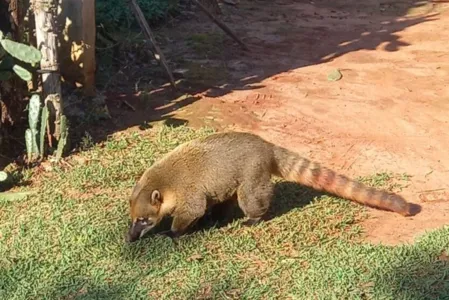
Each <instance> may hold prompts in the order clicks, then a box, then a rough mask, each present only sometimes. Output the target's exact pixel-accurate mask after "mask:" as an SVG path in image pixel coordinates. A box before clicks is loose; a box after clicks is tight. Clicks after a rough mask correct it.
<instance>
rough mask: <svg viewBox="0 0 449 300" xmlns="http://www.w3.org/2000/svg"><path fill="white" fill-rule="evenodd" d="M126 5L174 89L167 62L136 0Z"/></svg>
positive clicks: (174, 85)
mask: <svg viewBox="0 0 449 300" xmlns="http://www.w3.org/2000/svg"><path fill="white" fill-rule="evenodd" d="M128 3H129V5H130V7H131V10H132V11H133V12H134V15H135V16H136V19H137V21H138V22H139V25H140V27H141V28H142V30H143V32H144V33H145V35H146V37H147V38H148V39H149V40H150V42H151V43H152V44H153V47H154V49H155V51H156V54H155V55H154V58H155V59H156V60H157V61H158V62H159V63H160V64H161V65H162V66H163V67H164V69H165V71H166V72H167V75H168V77H169V79H170V83H171V85H172V86H173V87H174V88H175V89H176V84H175V79H174V78H173V74H172V72H171V71H170V68H169V66H168V64H167V61H166V60H165V57H164V54H163V53H162V51H161V49H160V48H159V46H158V45H157V42H156V39H155V37H154V35H153V32H152V31H151V29H150V26H149V25H148V22H147V21H146V20H145V17H144V15H143V13H142V10H141V9H140V7H139V5H138V4H137V2H136V0H128Z"/></svg>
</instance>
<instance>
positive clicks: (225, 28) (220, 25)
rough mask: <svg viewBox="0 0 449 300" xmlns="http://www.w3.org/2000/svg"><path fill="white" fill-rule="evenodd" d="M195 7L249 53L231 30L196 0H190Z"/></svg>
mask: <svg viewBox="0 0 449 300" xmlns="http://www.w3.org/2000/svg"><path fill="white" fill-rule="evenodd" d="M192 1H193V2H195V4H196V5H198V6H199V8H201V10H202V11H203V12H204V13H205V14H206V15H207V16H208V17H209V18H210V19H211V20H212V21H213V22H214V23H215V24H217V25H218V27H220V28H221V29H222V30H223V31H224V32H225V33H227V34H228V35H229V36H230V37H231V38H233V39H234V40H235V41H236V42H237V43H239V45H240V46H242V48H243V49H245V50H247V51H250V50H249V48H248V47H247V46H246V45H245V43H243V42H242V41H241V40H240V39H239V38H238V37H237V36H236V35H235V34H234V33H233V32H232V30H231V29H230V28H229V27H228V26H227V25H226V24H224V23H223V22H222V21H220V20H219V19H217V18H216V17H215V16H214V15H213V14H212V13H211V12H210V11H209V10H208V9H207V8H206V7H205V6H204V5H203V4H201V3H200V2H199V1H198V0H192Z"/></svg>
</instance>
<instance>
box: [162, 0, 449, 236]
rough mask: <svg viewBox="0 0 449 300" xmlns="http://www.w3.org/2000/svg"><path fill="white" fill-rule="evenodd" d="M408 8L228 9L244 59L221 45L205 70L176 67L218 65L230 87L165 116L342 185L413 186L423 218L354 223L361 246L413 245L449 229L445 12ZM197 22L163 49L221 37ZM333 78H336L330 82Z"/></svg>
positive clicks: (243, 4) (366, 4) (364, 4)
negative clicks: (402, 181)
mask: <svg viewBox="0 0 449 300" xmlns="http://www.w3.org/2000/svg"><path fill="white" fill-rule="evenodd" d="M328 2H329V3H333V4H331V6H330V5H329V3H328ZM415 2H416V1H403V2H401V3H400V4H398V3H397V1H390V2H388V1H382V4H379V1H372V0H370V1H356V0H353V1H343V0H339V1H291V0H285V1H240V4H239V5H238V6H237V7H229V6H226V9H227V10H226V18H225V21H226V22H227V23H228V24H232V27H233V28H234V29H235V30H236V31H239V32H240V35H241V36H242V37H243V38H244V40H245V41H246V42H247V43H248V44H249V45H250V46H251V48H252V49H253V51H252V52H251V53H243V52H242V51H241V50H240V49H239V48H238V47H237V46H235V45H233V43H232V41H226V45H227V47H226V48H225V50H224V52H222V53H219V54H217V53H214V52H213V51H212V52H208V56H207V59H204V57H202V58H199V57H198V51H197V52H196V53H197V55H194V54H192V52H191V51H190V52H184V53H182V56H183V57H184V59H185V60H186V61H188V63H187V62H184V63H179V66H180V67H183V66H187V69H189V66H190V69H189V70H190V72H192V63H194V62H196V63H197V64H201V68H203V69H206V70H207V69H208V68H209V70H210V69H211V68H212V67H213V66H217V65H218V66H219V67H220V66H221V67H220V68H221V69H220V68H219V70H222V71H220V72H227V74H228V75H229V76H228V77H227V78H226V80H222V81H223V82H228V84H227V85H226V86H222V87H221V88H218V86H219V83H216V84H215V85H216V86H217V88H214V89H210V90H208V91H207V92H204V93H202V94H201V99H200V100H198V101H196V102H194V101H192V102H193V103H191V104H190V105H188V106H186V107H184V108H183V109H181V110H179V111H178V112H176V113H174V114H173V116H176V117H177V118H182V119H187V120H189V121H190V122H191V123H193V124H200V123H201V124H203V123H204V120H206V121H207V122H208V123H211V124H215V125H220V126H225V127H229V128H235V129H239V130H248V131H252V132H256V133H258V134H260V135H261V136H263V137H264V138H266V139H268V140H270V141H273V142H276V143H278V144H281V145H284V146H286V147H288V148H290V149H292V150H295V151H298V152H300V153H302V154H304V155H307V156H308V157H310V158H312V159H315V160H318V161H320V162H323V163H324V164H326V165H328V166H330V167H333V168H334V169H335V170H336V171H339V172H342V173H344V174H346V175H350V176H358V175H368V174H373V173H375V172H383V171H391V172H395V173H407V174H408V175H411V176H412V178H411V180H410V185H409V186H408V187H407V188H406V189H405V190H403V192H402V194H403V195H404V196H405V197H407V198H408V199H409V200H410V201H412V202H416V203H420V204H421V205H422V206H423V211H422V212H421V214H419V215H418V216H416V217H413V218H403V217H399V216H397V215H395V214H390V213H385V212H379V211H375V210H373V211H372V217H371V218H370V219H369V220H368V221H367V222H366V223H365V224H364V226H365V228H366V231H367V238H368V239H369V240H370V241H373V242H384V243H388V244H394V243H398V242H404V241H411V240H412V239H413V238H414V237H416V236H418V235H420V234H422V233H424V232H425V231H426V230H429V229H433V228H437V227H440V226H442V225H444V224H449V183H448V182H449V154H448V150H447V149H449V48H448V45H449V43H448V41H449V10H447V8H448V6H449V5H448V4H444V3H438V2H437V1H434V2H420V3H421V4H420V5H421V6H418V4H415ZM198 18H199V19H198V20H191V21H187V22H185V23H184V24H183V28H185V31H184V32H182V33H181V34H180V33H179V32H178V33H173V32H174V30H168V32H169V35H172V38H173V39H172V40H173V41H178V42H173V43H181V42H183V41H182V38H181V35H189V34H192V35H193V34H198V33H201V32H202V33H203V34H204V35H206V36H207V35H208V34H209V35H211V34H217V33H220V31H219V30H218V29H217V28H216V27H215V26H214V25H212V24H210V23H209V22H208V21H207V19H203V18H201V17H198ZM173 48H177V47H176V46H175V47H173ZM197 50H198V49H197ZM168 55H170V54H168ZM223 65H225V68H223V67H222V66H223ZM336 68H339V69H340V70H341V72H342V74H343V78H342V79H341V80H339V81H336V82H330V81H328V80H327V74H328V73H330V72H331V71H332V70H333V69H336ZM208 75H210V74H208ZM215 75H217V74H215ZM221 75H223V74H221ZM210 76H211V75H210ZM210 76H209V77H210ZM206 77H207V76H206ZM209 77H208V78H204V76H203V78H202V79H203V81H206V79H210V78H209ZM221 79H222V78H221ZM217 81H220V80H217ZM197 96H198V95H197ZM430 191H432V192H430Z"/></svg>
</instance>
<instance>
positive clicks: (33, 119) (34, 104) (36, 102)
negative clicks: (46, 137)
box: [25, 94, 41, 160]
mask: <svg viewBox="0 0 449 300" xmlns="http://www.w3.org/2000/svg"><path fill="white" fill-rule="evenodd" d="M40 111H41V101H40V97H39V95H36V94H34V95H33V96H31V99H30V103H29V104H28V124H29V125H30V128H28V129H27V130H26V131H25V143H26V147H27V152H28V160H31V159H32V157H33V154H37V155H39V149H38V147H37V145H38V144H37V133H38V131H37V124H38V123H39V115H40Z"/></svg>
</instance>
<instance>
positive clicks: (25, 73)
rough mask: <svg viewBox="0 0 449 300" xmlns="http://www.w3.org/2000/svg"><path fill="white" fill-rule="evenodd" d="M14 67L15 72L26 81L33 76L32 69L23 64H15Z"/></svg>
mask: <svg viewBox="0 0 449 300" xmlns="http://www.w3.org/2000/svg"><path fill="white" fill-rule="evenodd" d="M12 69H13V71H14V73H16V74H17V75H18V76H19V77H20V78H22V80H24V81H29V80H31V79H32V78H33V75H31V73H30V71H28V70H27V69H25V68H24V67H22V66H19V65H14V66H13V67H12Z"/></svg>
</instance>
